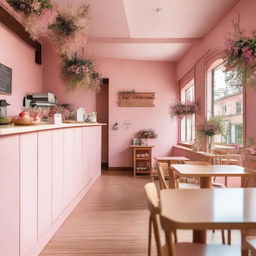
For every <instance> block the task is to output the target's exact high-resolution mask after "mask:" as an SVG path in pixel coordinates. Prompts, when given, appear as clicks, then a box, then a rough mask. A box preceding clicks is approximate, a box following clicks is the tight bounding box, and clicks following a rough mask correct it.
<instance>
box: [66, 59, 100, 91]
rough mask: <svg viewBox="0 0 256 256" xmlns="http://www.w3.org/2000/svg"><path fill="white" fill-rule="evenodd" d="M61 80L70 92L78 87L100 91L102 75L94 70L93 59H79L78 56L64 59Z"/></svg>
mask: <svg viewBox="0 0 256 256" xmlns="http://www.w3.org/2000/svg"><path fill="white" fill-rule="evenodd" d="M61 78H62V80H63V81H64V82H65V84H66V85H67V89H68V90H69V91H73V90H75V89H77V88H78V87H81V88H84V89H91V90H96V91H99V90H100V84H101V79H100V75H99V73H98V72H96V71H95V70H94V63H93V61H92V60H91V59H86V58H78V57H77V56H76V55H75V56H73V57H71V58H68V57H67V56H65V57H63V59H62V68H61Z"/></svg>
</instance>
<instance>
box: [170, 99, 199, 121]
mask: <svg viewBox="0 0 256 256" xmlns="http://www.w3.org/2000/svg"><path fill="white" fill-rule="evenodd" d="M170 110H171V113H172V115H174V116H177V117H178V118H180V119H181V118H183V117H184V116H187V115H192V114H194V113H196V111H197V104H196V103H195V102H185V103H181V102H178V103H176V104H174V105H172V106H171V107H170Z"/></svg>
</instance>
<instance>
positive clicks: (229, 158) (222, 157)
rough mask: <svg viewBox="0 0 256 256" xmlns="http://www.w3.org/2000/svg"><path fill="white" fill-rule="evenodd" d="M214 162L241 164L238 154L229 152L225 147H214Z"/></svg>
mask: <svg viewBox="0 0 256 256" xmlns="http://www.w3.org/2000/svg"><path fill="white" fill-rule="evenodd" d="M213 153H214V154H215V157H214V164H235V165H241V164H242V163H241V156H240V154H230V153H229V151H228V150H227V149H215V150H214V152H213Z"/></svg>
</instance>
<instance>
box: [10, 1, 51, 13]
mask: <svg viewBox="0 0 256 256" xmlns="http://www.w3.org/2000/svg"><path fill="white" fill-rule="evenodd" d="M6 2H7V3H8V4H9V5H10V6H11V7H12V8H13V9H14V10H15V11H16V12H19V13H22V14H24V15H25V16H29V15H31V14H36V15H39V14H40V13H41V12H42V11H43V10H44V9H51V8H52V4H51V1H50V0H6Z"/></svg>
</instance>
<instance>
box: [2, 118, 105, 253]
mask: <svg viewBox="0 0 256 256" xmlns="http://www.w3.org/2000/svg"><path fill="white" fill-rule="evenodd" d="M102 125H103V124H99V123H94V124H92V123H87V124H86V123H84V124H62V125H48V124H45V125H36V126H24V127H21V126H14V127H10V128H0V164H1V167H0V202H1V207H0V227H1V228H0V255H1V256H35V255H38V254H39V252H40V251H41V250H42V248H43V247H44V246H45V245H46V243H47V242H48V241H49V239H50V238H51V237H52V236H53V234H54V233H55V232H56V231H57V229H58V228H59V227H60V225H61V224H62V223H63V222H64V220H65V219H66V218H67V217H68V215H69V214H70V213H71V212H72V210H73V209H74V207H75V206H76V205H77V204H78V202H79V201H80V200H81V199H82V197H83V196H84V195H85V194H86V192H87V191H88V190H89V189H90V187H91V186H92V185H93V183H94V182H95V181H96V180H97V178H98V177H99V176H100V173H101V128H102V127H101V126H102Z"/></svg>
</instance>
